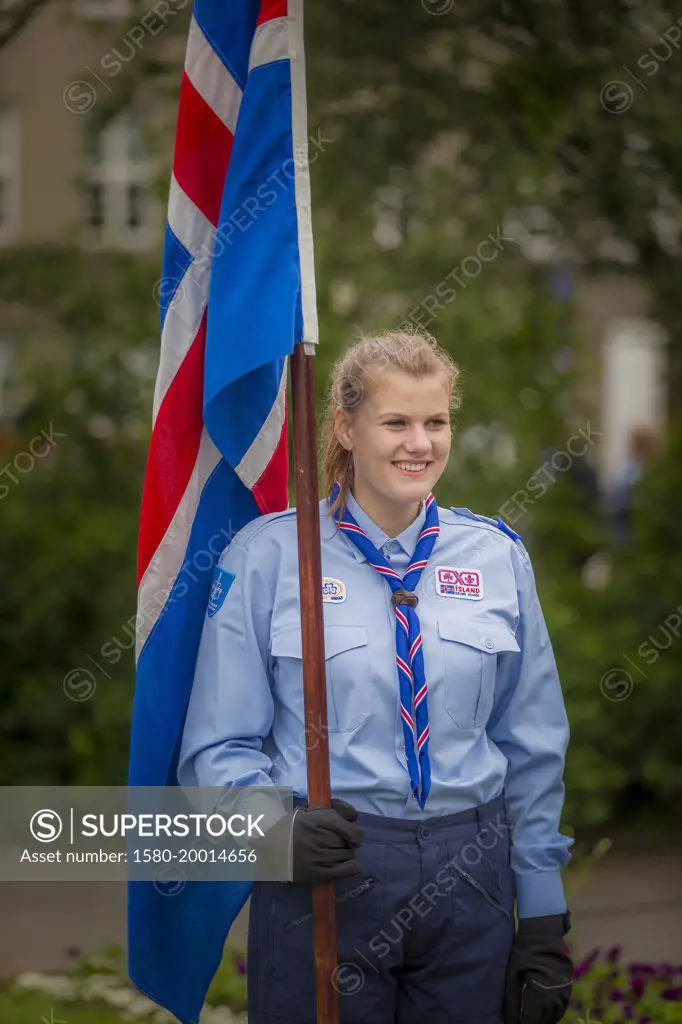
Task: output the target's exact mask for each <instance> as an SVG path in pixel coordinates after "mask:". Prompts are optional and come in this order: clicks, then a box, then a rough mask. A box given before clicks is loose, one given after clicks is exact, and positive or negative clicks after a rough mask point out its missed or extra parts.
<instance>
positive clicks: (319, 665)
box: [291, 343, 339, 1024]
mask: <svg viewBox="0 0 682 1024" xmlns="http://www.w3.org/2000/svg"><path fill="white" fill-rule="evenodd" d="M313 359H314V356H311V355H306V353H305V351H304V348H303V344H302V343H301V344H298V345H296V348H295V349H294V354H293V356H292V357H291V377H292V387H291V393H292V399H293V421H294V469H295V474H296V519H297V530H298V567H299V579H300V591H301V636H302V643H303V694H304V705H305V735H306V736H307V737H313V736H314V737H315V740H314V742H312V741H311V742H310V743H307V744H306V754H307V769H308V801H309V803H310V805H311V806H317V807H329V806H330V802H331V784H330V776H329V741H328V738H327V736H328V734H327V685H326V673H325V663H324V619H323V614H322V558H321V554H320V510H319V497H318V484H317V431H316V417H315V391H314V375H313ZM312 895H313V927H314V936H315V990H316V998H317V1024H339V996H338V990H337V989H336V988H335V986H334V979H335V977H336V967H337V948H336V903H335V900H334V883H333V882H326V883H324V884H322V885H313V886H312Z"/></svg>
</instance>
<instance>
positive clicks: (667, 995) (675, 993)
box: [661, 985, 682, 999]
mask: <svg viewBox="0 0 682 1024" xmlns="http://www.w3.org/2000/svg"><path fill="white" fill-rule="evenodd" d="M661 999H682V985H678V986H677V987H676V988H664V989H663V991H662V992H661Z"/></svg>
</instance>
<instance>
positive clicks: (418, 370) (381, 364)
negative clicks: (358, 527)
mask: <svg viewBox="0 0 682 1024" xmlns="http://www.w3.org/2000/svg"><path fill="white" fill-rule="evenodd" d="M373 369H374V370H384V369H390V370H402V371H403V372H404V373H408V374H410V376H412V377H425V376H427V375H428V374H432V373H442V374H444V375H445V377H446V378H447V383H448V388H449V391H450V411H451V412H452V411H454V410H455V409H458V408H459V406H460V394H459V390H458V387H457V380H458V378H459V375H460V369H459V366H458V365H457V363H456V362H455V361H454V359H453V358H452V357H451V356H450V355H449V353H448V352H446V351H445V349H444V348H441V346H440V345H439V344H438V342H437V341H436V339H435V338H434V337H433V336H432V335H430V334H427V333H426V332H424V331H419V330H414V331H406V330H396V331H387V332H382V333H378V334H371V335H367V336H365V337H361V338H360V340H359V341H357V342H356V343H355V344H354V345H352V346H351V347H350V348H348V349H347V350H346V351H345V352H344V353H343V355H341V356H340V357H339V358H338V359H337V360H336V362H335V363H334V366H333V367H332V372H331V376H330V382H329V388H328V395H327V402H326V406H325V411H324V419H323V423H322V430H321V433H320V455H321V460H322V466H323V479H324V486H325V488H326V492H325V493H326V494H329V492H330V491H331V489H332V487H333V486H334V483H335V482H336V481H337V480H338V482H339V485H340V491H339V493H338V495H337V497H336V499H335V501H334V502H333V504H332V506H331V508H330V512H331V513H333V512H336V511H337V509H338V510H342V509H343V507H344V506H345V504H346V499H347V496H348V493H349V491H350V490H351V488H352V486H353V480H354V475H355V470H354V465H353V453H352V452H351V451H348V450H347V449H346V448H344V447H343V445H342V444H341V442H340V441H339V439H338V438H337V437H336V434H335V433H334V414H335V413H336V411H337V409H343V411H344V412H345V413H346V414H347V415H348V416H349V417H352V416H353V414H354V413H355V412H357V410H358V409H359V408H360V406H361V405H362V403H363V402H364V400H365V398H366V397H367V394H368V391H369V387H370V386H371V385H370V381H374V384H375V385H376V384H378V381H377V378H376V377H375V376H374V374H373V373H372V370H373Z"/></svg>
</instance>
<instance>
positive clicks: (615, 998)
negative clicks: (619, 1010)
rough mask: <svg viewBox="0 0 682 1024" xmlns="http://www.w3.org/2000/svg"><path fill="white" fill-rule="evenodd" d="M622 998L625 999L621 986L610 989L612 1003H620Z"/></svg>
mask: <svg viewBox="0 0 682 1024" xmlns="http://www.w3.org/2000/svg"><path fill="white" fill-rule="evenodd" d="M624 999H625V993H624V992H623V990H622V988H614V989H613V990H612V991H611V1002H612V1003H622V1002H623V1001H624Z"/></svg>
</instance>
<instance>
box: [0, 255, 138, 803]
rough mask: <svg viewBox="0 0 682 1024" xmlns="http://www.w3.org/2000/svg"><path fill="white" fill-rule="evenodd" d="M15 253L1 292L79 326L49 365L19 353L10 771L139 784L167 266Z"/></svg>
mask: <svg viewBox="0 0 682 1024" xmlns="http://www.w3.org/2000/svg"><path fill="white" fill-rule="evenodd" d="M0 265H1V266H0V281H1V282H2V284H1V285H0V301H2V300H4V301H7V299H8V297H10V298H11V300H12V303H13V304H14V305H17V304H25V305H26V306H27V307H31V306H33V307H40V308H41V309H42V311H43V313H44V314H45V316H46V317H49V318H51V319H52V323H53V337H55V338H56V339H57V340H58V342H59V344H60V345H62V346H63V337H62V336H60V330H61V331H67V332H68V335H70V337H71V338H72V339H73V344H72V345H70V346H68V347H66V348H64V347H62V351H61V353H60V357H59V358H57V359H56V360H54V359H52V363H51V365H50V366H49V369H48V372H47V373H46V372H45V362H46V361H47V360H46V361H43V360H41V359H40V352H37V351H36V350H35V348H34V349H33V351H32V353H31V359H30V360H26V359H23V360H22V359H20V360H19V361H18V362H17V363H16V364H15V366H14V371H13V374H14V375H13V379H12V380H10V382H9V388H8V391H9V393H10V396H12V391H13V390H14V391H15V392H16V393H15V395H14V396H13V397H12V398H11V403H10V404H11V407H13V409H14V415H13V416H12V418H11V420H10V421H9V422H7V421H6V422H5V423H3V424H2V425H1V427H0V429H1V430H2V441H3V443H2V447H1V449H0V469H1V472H0V484H1V485H2V486H1V489H0V514H1V516H2V531H1V534H0V549H1V553H2V566H3V586H2V588H1V589H0V663H1V664H2V668H3V685H2V688H1V689H0V733H1V734H2V744H0V780H1V781H2V784H4V785H8V784H13V785H18V784H38V783H47V782H54V783H63V784H67V783H73V784H75V783H79V784H94V783H97V782H100V783H105V782H109V783H112V784H113V783H114V782H118V783H123V782H124V781H125V773H126V764H127V736H128V728H129V717H130V708H131V703H132V687H133V675H134V667H133V651H132V636H133V635H134V615H135V550H136V537H137V510H138V507H139V498H140V492H141V481H142V476H143V472H144V461H145V455H146V444H147V438H148V432H149V409H150V406H151V389H152V384H153V372H154V369H155V365H154V364H155V356H156V353H155V349H156V348H157V345H158V341H157V336H156V335H157V331H156V318H155V316H154V313H155V310H154V307H153V303H152V302H150V296H151V291H152V283H153V281H154V278H155V276H156V275H157V274H158V269H157V267H156V266H153V265H152V266H149V267H147V268H145V267H144V265H141V263H140V261H139V260H137V259H133V258H130V257H125V256H118V257H112V256H111V255H109V256H99V257H96V256H94V255H93V254H84V253H79V252H75V251H68V250H60V251H52V252H44V251H37V250H27V251H15V252H13V253H12V254H11V255H9V256H6V257H4V258H3V259H2V260H0ZM45 355H46V356H47V357H50V356H52V355H53V354H52V353H49V352H48V353H45ZM131 616H132V620H131ZM107 643H108V644H109V646H108V647H106V648H104V645H105V644H107ZM103 648H104V652H105V653H104V654H103V653H102V652H103ZM107 655H108V656H107Z"/></svg>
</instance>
